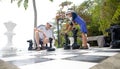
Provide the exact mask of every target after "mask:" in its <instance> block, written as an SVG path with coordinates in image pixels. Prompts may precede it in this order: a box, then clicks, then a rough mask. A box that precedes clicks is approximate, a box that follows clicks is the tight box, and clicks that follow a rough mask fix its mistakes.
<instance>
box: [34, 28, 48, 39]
mask: <svg viewBox="0 0 120 69" xmlns="http://www.w3.org/2000/svg"><path fill="white" fill-rule="evenodd" d="M34 30H35V31H38V32H41V33H43V36H44V37H46V35H45V33H44V32H43V31H42V30H39V29H37V28H35V29H34Z"/></svg>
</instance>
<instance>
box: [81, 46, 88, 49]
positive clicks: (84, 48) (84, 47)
mask: <svg viewBox="0 0 120 69" xmlns="http://www.w3.org/2000/svg"><path fill="white" fill-rule="evenodd" d="M80 49H89V48H88V47H83V46H82V47H80Z"/></svg>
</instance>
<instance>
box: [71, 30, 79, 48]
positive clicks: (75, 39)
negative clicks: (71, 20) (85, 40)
mask: <svg viewBox="0 0 120 69" xmlns="http://www.w3.org/2000/svg"><path fill="white" fill-rule="evenodd" d="M72 33H73V38H74V42H73V44H72V49H79V48H80V45H79V44H78V43H77V33H78V29H76V28H73V30H72Z"/></svg>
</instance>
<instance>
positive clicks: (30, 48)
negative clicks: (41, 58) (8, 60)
mask: <svg viewBox="0 0 120 69" xmlns="http://www.w3.org/2000/svg"><path fill="white" fill-rule="evenodd" d="M27 42H28V43H29V47H28V50H33V47H32V46H33V41H32V40H28V41H27Z"/></svg>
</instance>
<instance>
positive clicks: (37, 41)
mask: <svg viewBox="0 0 120 69" xmlns="http://www.w3.org/2000/svg"><path fill="white" fill-rule="evenodd" d="M35 40H36V43H37V47H39V32H38V31H35Z"/></svg>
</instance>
